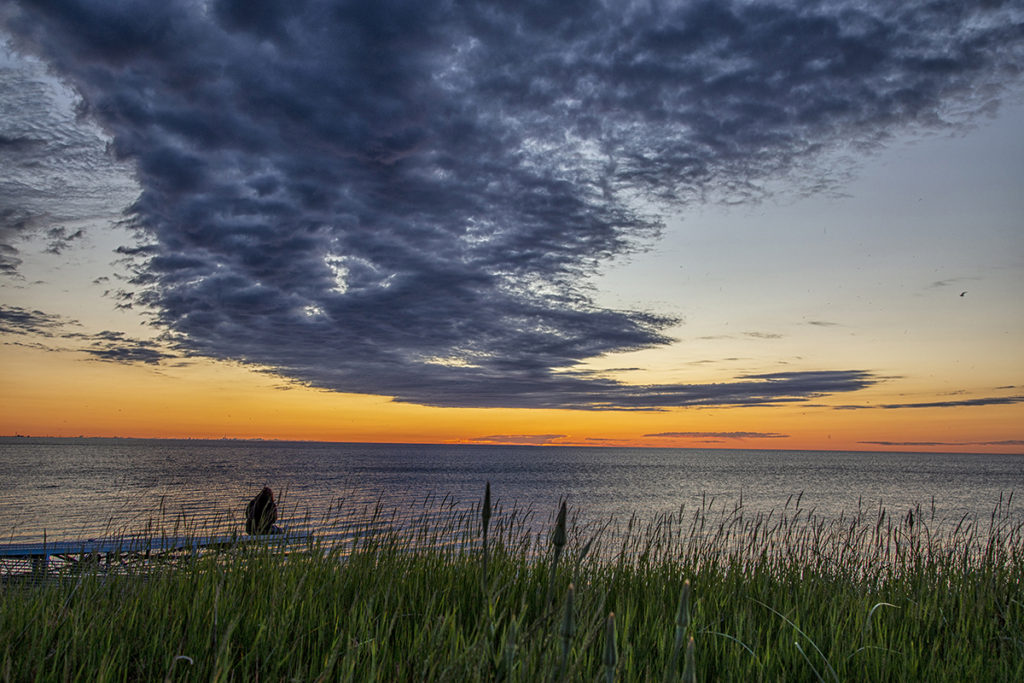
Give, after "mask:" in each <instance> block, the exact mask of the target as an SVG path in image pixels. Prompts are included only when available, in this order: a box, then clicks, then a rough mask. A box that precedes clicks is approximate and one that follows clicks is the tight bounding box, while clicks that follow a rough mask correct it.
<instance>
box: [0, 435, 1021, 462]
mask: <svg viewBox="0 0 1024 683" xmlns="http://www.w3.org/2000/svg"><path fill="white" fill-rule="evenodd" d="M46 443H54V444H61V443H81V444H96V445H104V444H125V443H183V444H189V443H191V444H202V445H214V444H275V445H306V446H308V445H323V446H363V447H366V446H370V447H373V446H381V447H386V446H432V447H433V446H444V447H449V448H461V447H469V448H523V449H530V450H533V449H538V448H571V449H577V448H586V449H594V450H616V449H619V450H638V451H644V450H646V451H666V450H678V451H714V450H720V451H733V452H735V451H756V452H778V453H850V454H858V453H864V454H879V453H899V454H901V455H982V456H992V455H1002V456H1010V457H1024V451H1021V452H1014V453H1003V452H999V451H922V450H913V449H900V448H898V447H895V446H893V447H888V448H884V449H883V448H878V449H875V450H868V449H845V448H832V449H824V448H821V449H807V448H764V447H756V446H754V447H751V446H747V447H743V446H740V445H730V446H721V445H706V446H608V445H591V444H588V445H575V444H557V443H555V444H524V443H508V444H503V443H465V442H459V443H449V442H406V441H319V440H315V439H272V438H262V437H249V438H242V437H221V438H208V437H139V436H37V435H28V434H13V435H0V445H19V444H46ZM965 445H966V444H965Z"/></svg>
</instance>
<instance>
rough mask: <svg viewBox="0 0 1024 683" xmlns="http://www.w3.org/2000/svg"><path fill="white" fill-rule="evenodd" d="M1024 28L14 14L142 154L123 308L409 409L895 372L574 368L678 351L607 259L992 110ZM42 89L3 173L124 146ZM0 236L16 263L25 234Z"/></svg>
mask: <svg viewBox="0 0 1024 683" xmlns="http://www.w3.org/2000/svg"><path fill="white" fill-rule="evenodd" d="M1020 15H1021V13H1020V11H1019V8H1017V7H1015V6H1013V5H1012V4H1007V3H990V4H988V5H985V6H978V7H972V8H970V9H967V8H965V7H964V6H963V5H961V4H958V3H932V2H900V3H888V2H877V3H863V2H853V1H852V0H851V1H850V2H843V1H839V2H831V3H826V4H823V5H817V6H813V7H807V6H804V5H801V4H799V3H796V4H786V3H769V2H729V1H728V0H714V1H711V0H705V1H698V2H685V3H684V2H680V3H672V2H669V3H658V4H653V5H645V4H626V5H624V4H622V3H603V2H596V1H595V2H588V1H586V0H579V1H577V2H552V3H547V4H536V3H492V2H468V1H467V2H463V1H460V0H454V1H453V0H446V1H444V2H431V1H430V0H423V1H422V2H417V3H414V4H409V3H406V2H396V1H392V0H379V1H378V2H373V3H363V4H356V5H349V4H339V3H336V2H333V1H327V0H323V1H320V0H307V1H306V2H292V3H285V2H281V3H277V2H269V1H267V2H251V1H250V2H240V1H236V0H212V1H211V2H208V3H196V2H191V1H185V0H182V1H175V0H168V1H166V2H160V3H156V4H154V3H110V2H100V1H99V0H56V1H54V2H49V3H45V4H42V5H37V4H34V3H28V2H14V3H7V4H5V6H4V7H3V9H0V26H2V27H3V28H4V29H5V30H6V31H7V32H8V33H9V34H10V35H11V36H12V41H13V43H14V45H15V46H16V47H17V48H19V49H21V50H24V51H26V52H31V53H33V54H36V55H39V56H40V57H41V58H43V59H44V60H46V62H47V63H48V64H50V65H52V66H53V68H54V69H55V70H56V71H57V72H58V73H59V74H60V75H61V77H62V78H65V79H67V80H68V82H69V83H70V84H71V85H72V86H73V87H74V88H75V89H76V91H77V92H79V93H81V95H82V97H83V98H84V100H83V103H82V112H83V113H84V115H85V117H84V119H83V120H85V121H95V122H98V123H99V124H100V125H102V127H103V130H104V131H107V133H109V135H111V136H112V143H111V146H110V150H111V154H113V155H114V157H116V159H120V160H124V161H125V162H130V163H131V165H132V168H133V169H134V174H135V177H136V179H137V181H138V184H139V186H141V188H142V194H141V196H140V197H139V198H138V201H137V202H135V203H134V205H133V209H132V211H133V216H134V219H135V221H136V226H137V227H138V229H139V230H140V231H141V234H142V235H144V236H146V238H147V239H148V240H149V241H150V251H149V252H148V253H145V254H141V255H140V257H141V258H143V259H144V262H143V264H142V265H141V266H140V268H139V270H138V271H136V273H135V278H134V286H135V287H136V290H137V296H136V297H135V299H134V300H133V301H129V302H122V305H125V306H127V305H136V306H139V305H145V306H148V307H149V309H150V310H151V311H152V314H153V316H154V322H155V323H156V324H158V325H160V326H162V327H163V328H165V329H166V330H169V331H172V332H173V333H174V334H176V335H178V337H179V338H180V339H181V340H182V343H183V344H185V345H186V346H187V347H188V349H189V350H190V352H192V353H195V354H201V355H206V356H210V357H214V358H224V359H235V360H239V361H242V362H246V363H252V364H255V365H258V366H259V367H263V368H271V369H273V370H275V371H276V372H278V373H280V374H281V375H283V376H286V377H289V378H292V379H295V380H297V381H300V382H304V383H308V384H310V385H313V386H317V387H324V388H328V389H334V390H339V391H349V392H363V393H374V394H385V395H389V396H394V397H395V398H396V399H397V400H400V401H406V402H414V403H426V404H433V405H446V406H518V407H568V408H590V409H605V408H615V409H620V408H627V409H628V408H633V409H651V408H658V407H665V406H676V405H709V404H715V405H759V404H765V403H777V402H784V401H796V400H804V399H806V398H808V397H810V396H819V395H822V394H828V393H836V392H843V391H853V390H856V389H859V388H863V387H865V386H868V385H870V384H871V383H872V382H873V381H875V380H874V378H873V377H872V376H871V375H870V373H867V372H864V371H845V370H840V371H822V372H816V373H790V374H788V375H784V376H783V375H779V376H773V377H770V376H760V377H758V376H752V377H747V378H738V379H737V381H735V382H730V383H725V384H721V385H711V386H688V385H657V386H645V387H637V386H629V385H624V384H622V383H619V382H615V381H612V380H609V379H607V378H603V377H600V376H595V375H589V374H586V373H581V372H578V371H577V369H578V367H579V364H580V363H582V362H583V361H585V360H587V359H591V358H594V357H598V356H602V355H606V354H610V353H615V352H621V351H632V350H637V349H643V348H649V347H652V346H658V345H663V344H666V343H668V342H670V341H671V340H670V339H669V337H668V336H667V334H666V330H667V329H668V328H669V327H670V326H671V325H672V324H674V323H675V322H676V321H675V320H674V319H672V318H671V317H669V316H664V315H660V314H657V313H653V312H645V311H623V310H612V309H607V308H601V307H599V306H597V305H596V304H595V302H594V301H593V300H592V299H591V298H590V294H589V292H588V290H587V289H585V285H584V283H585V277H584V276H586V275H587V274H589V273H592V272H594V271H595V269H597V268H598V267H600V265H601V264H602V263H603V262H605V261H606V260H607V259H609V258H612V257H615V256H617V255H621V254H623V253H627V252H629V251H630V250H633V249H636V248H637V247H638V246H640V245H643V244H645V243H647V242H648V241H649V240H651V239H653V238H655V237H656V236H657V235H658V233H659V230H660V228H661V216H662V214H663V213H666V212H669V211H673V210H675V209H676V208H678V207H679V206H681V205H684V204H687V203H691V202H704V201H726V202H734V201H747V200H757V199H759V198H761V197H763V196H764V195H765V194H766V192H767V190H766V189H765V187H766V183H767V182H768V181H770V180H773V179H778V178H780V177H785V178H786V179H788V181H789V183H790V184H791V185H792V186H794V187H796V188H798V191H806V192H814V191H819V190H821V189H822V188H828V187H833V186H834V185H835V183H836V182H839V181H840V180H841V178H840V177H838V176H837V175H836V173H835V172H834V171H833V170H831V169H830V168H828V167H827V166H826V165H825V164H824V163H822V162H821V160H822V156H821V155H822V154H823V153H825V152H827V151H829V150H832V149H837V148H838V147H841V146H842V147H844V148H849V147H851V146H852V147H854V148H861V149H870V148H873V147H874V146H876V145H878V144H881V143H882V142H883V141H884V140H885V139H886V138H887V137H888V136H890V135H891V134H892V133H893V132H894V131H897V130H902V129H905V128H914V127H916V128H935V127H941V126H948V125H954V124H958V123H962V122H964V121H969V120H970V119H971V118H972V117H974V116H976V115H978V114H980V113H984V112H986V111H990V110H991V108H992V107H993V106H995V104H996V103H997V98H998V97H999V93H1000V92H1001V91H1002V90H1003V89H1004V88H1005V86H1006V85H1007V84H1008V83H1009V82H1011V81H1015V79H1017V78H1018V76H1017V72H1018V71H1019V70H1016V69H1011V68H1009V67H1008V66H1007V65H1016V64H1020V63H1022V62H1024V49H1022V45H1024V39H1022V35H1024V34H1022V31H1021V30H1020V29H1021V26H1022V19H1021V16H1020ZM29 85H30V84H28V85H26V86H25V87H24V88H17V89H15V90H13V91H12V90H10V89H8V88H3V89H0V101H2V103H3V104H2V105H0V106H4V107H5V109H4V110H3V111H4V112H13V115H14V117H15V118H16V120H15V121H13V122H11V121H8V122H7V124H5V125H7V128H4V129H2V130H0V133H2V134H3V135H5V136H6V138H5V139H8V140H9V141H10V143H9V144H6V145H0V154H2V155H4V156H3V159H5V160H6V159H14V158H17V159H20V160H21V161H19V163H22V164H29V163H32V162H33V160H39V159H44V158H50V159H52V160H53V161H52V163H53V164H58V165H59V163H60V161H61V159H64V158H70V159H80V160H82V161H81V163H82V164H83V165H84V166H85V167H86V168H87V167H88V164H89V163H91V162H90V161H89V160H91V159H95V158H100V157H98V156H97V155H98V154H99V155H100V156H102V155H105V154H106V151H105V148H104V150H103V151H102V152H100V151H98V148H96V147H95V145H94V142H90V141H88V140H84V139H81V140H80V139H79V138H77V137H76V136H77V135H79V134H80V133H81V131H80V130H73V131H62V130H61V129H60V127H59V125H57V124H53V125H49V126H47V125H43V126H42V129H43V132H44V135H29V134H28V133H27V132H25V130H27V129H28V126H27V122H26V121H25V120H24V117H23V115H22V114H19V111H20V110H19V108H18V106H17V101H18V100H19V98H23V97H24V96H26V93H25V88H28V87H29ZM18 117H21V118H18ZM5 120H7V119H5ZM19 126H20V127H19ZM23 129H25V130H23ZM94 138H96V136H95V134H94ZM96 139H99V138H96ZM90 145H92V146H90ZM100 147H103V145H100ZM46 150H49V151H46ZM47 154H49V157H47V156H46V155H47ZM18 155H20V156H18ZM103 158H107V157H103ZM23 167H24V166H19V168H23ZM85 177H87V170H83V171H81V172H75V173H72V174H71V177H70V179H71V180H74V181H75V182H78V181H79V180H78V179H80V178H85ZM71 186H72V189H74V188H78V191H79V193H80V194H81V195H82V196H83V197H85V198H86V200H87V201H85V202H84V204H83V205H82V206H81V207H79V210H82V211H84V210H87V209H89V208H90V207H92V206H93V204H91V203H90V202H91V201H92V199H93V198H95V196H96V192H97V191H96V186H95V185H94V184H88V183H85V184H79V185H75V184H74V183H72V184H71ZM4 191H6V192H7V193H8V195H12V194H13V193H16V191H15V190H13V189H11V188H10V187H8V189H6V190H4V188H3V187H0V194H2V192H4ZM32 191H33V192H35V193H37V195H38V196H36V195H33V196H34V197H36V198H35V199H33V200H32V201H31V202H29V201H20V200H23V199H24V197H20V198H19V201H20V203H18V204H17V205H16V206H15V209H14V211H13V213H12V214H11V215H10V216H8V217H6V218H5V219H4V220H5V224H6V225H8V226H9V227H10V230H9V232H10V231H18V234H21V231H24V230H29V229H31V226H32V225H35V224H41V223H40V219H39V216H40V214H41V212H43V211H44V209H45V207H46V206H48V205H49V204H50V203H52V204H54V205H58V204H59V205H60V206H69V204H68V203H67V202H64V203H60V202H56V201H55V200H57V199H60V198H61V196H62V194H67V193H66V191H65V190H64V189H58V188H57V187H56V186H50V185H47V184H45V183H44V184H42V185H38V186H35V187H33V190H32ZM23 194H24V193H23ZM71 194H74V192H72V193H71ZM65 199H66V198H65ZM0 244H2V245H7V247H6V248H3V249H0V257H2V259H0V268H4V269H6V271H16V269H17V266H18V263H17V261H18V256H17V253H16V251H12V250H15V249H16V247H14V246H12V245H13V242H12V240H9V239H0Z"/></svg>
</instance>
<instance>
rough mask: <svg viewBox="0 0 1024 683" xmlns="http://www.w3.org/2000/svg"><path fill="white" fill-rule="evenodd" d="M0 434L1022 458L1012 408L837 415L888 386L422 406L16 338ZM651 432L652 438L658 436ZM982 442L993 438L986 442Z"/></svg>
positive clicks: (205, 365)
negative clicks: (570, 405)
mask: <svg viewBox="0 0 1024 683" xmlns="http://www.w3.org/2000/svg"><path fill="white" fill-rule="evenodd" d="M0 367H2V370H3V377H4V380H3V385H4V391H3V394H2V397H0V408H2V410H0V434H4V435H15V434H23V435H35V436H64V437H69V436H120V437H138V438H209V439H219V438H225V437H226V438H237V439H246V438H260V439H275V440H298V441H331V442H382V443H451V444H463V443H502V444H515V443H525V444H535V445H571V446H595V447H596V446H619V447H638V448H741V449H742V448H745V449H752V448H753V449H780V450H851V451H895V450H903V451H947V452H990V453H997V452H1002V453H1021V452H1024V446H1022V445H1021V444H1020V442H1019V441H1017V443H1006V444H996V443H990V442H999V441H1006V442H1013V441H1015V440H1018V439H1019V438H1020V431H1019V427H1018V426H1017V425H1020V424H1024V420H1022V419H1021V418H1022V408H1021V405H1020V404H1010V405H993V406H984V407H966V408H913V409H900V410H886V409H863V410H836V409H833V408H832V407H830V406H831V405H844V403H853V402H854V400H856V402H857V404H858V405H861V404H864V405H871V403H872V402H874V403H876V404H884V403H886V402H891V400H892V399H891V397H886V396H885V394H884V392H885V391H888V390H887V389H885V388H877V387H876V388H874V389H869V390H864V391H861V392H857V393H856V394H850V395H844V396H839V397H833V399H832V400H830V401H829V404H830V405H820V404H819V405H809V404H807V403H805V404H800V403H794V404H781V405H776V406H757V407H743V408H739V407H718V408H677V409H671V410H665V411H651V412H640V411H585V410H526V409H518V410H513V409H482V408H477V409H472V408H433V407H426V406H418V405H411V404H403V403H397V402H394V401H391V400H390V399H388V398H386V397H380V396H365V395H354V394H339V393H333V392H328V391H323V390H318V389H311V388H308V387H301V386H295V385H288V384H286V383H285V382H284V381H283V380H281V379H280V378H277V377H274V376H272V375H269V374H264V373H259V372H255V371H253V370H251V369H247V368H245V367H242V366H239V365H234V364H229V363H217V362H213V361H196V362H193V363H192V364H190V365H188V366H184V367H177V368H174V367H150V366H139V365H134V366H129V365H118V364H112V363H103V362H98V361H89V360H83V359H82V356H80V355H78V354H72V353H54V352H46V351H42V350H38V349H31V348H24V347H20V348H19V347H11V346H7V347H3V348H2V350H0ZM656 435H662V436H656ZM987 444H990V445H987Z"/></svg>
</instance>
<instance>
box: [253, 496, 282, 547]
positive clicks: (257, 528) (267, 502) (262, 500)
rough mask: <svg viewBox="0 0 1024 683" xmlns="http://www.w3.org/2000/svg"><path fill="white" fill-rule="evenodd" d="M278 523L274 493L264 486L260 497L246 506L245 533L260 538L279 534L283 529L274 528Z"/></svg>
mask: <svg viewBox="0 0 1024 683" xmlns="http://www.w3.org/2000/svg"><path fill="white" fill-rule="evenodd" d="M276 521H277V503H275V502H274V492H273V491H271V490H270V487H268V486H264V487H263V490H262V491H260V493H259V495H258V496H256V497H255V498H253V499H252V500H250V501H249V504H248V505H246V506H245V533H247V534H252V535H254V536H258V535H261V534H279V533H281V529H279V528H278V527H276V526H274V522H276Z"/></svg>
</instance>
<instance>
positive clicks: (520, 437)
mask: <svg viewBox="0 0 1024 683" xmlns="http://www.w3.org/2000/svg"><path fill="white" fill-rule="evenodd" d="M564 438H565V434H492V435H491V436H478V437H476V438H474V439H470V441H471V442H472V443H481V444H508V445H519V446H544V445H547V444H551V443H555V442H557V441H559V440H561V439H564Z"/></svg>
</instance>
